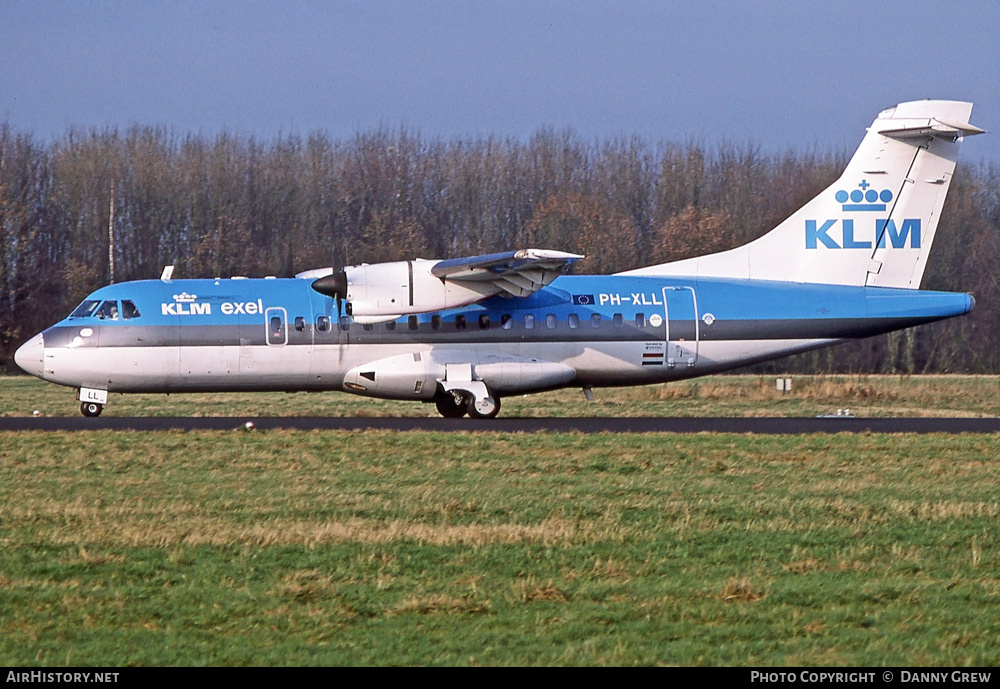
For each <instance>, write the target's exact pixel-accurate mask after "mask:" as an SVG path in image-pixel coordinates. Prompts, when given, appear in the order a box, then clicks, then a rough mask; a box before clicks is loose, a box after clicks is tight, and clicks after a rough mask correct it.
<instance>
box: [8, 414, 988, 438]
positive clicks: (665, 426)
mask: <svg viewBox="0 0 1000 689" xmlns="http://www.w3.org/2000/svg"><path fill="white" fill-rule="evenodd" d="M247 422H250V423H251V424H253V428H255V429H259V430H268V429H273V428H286V429H296V430H310V431H311V430H337V431H355V430H392V431H435V432H445V433H454V432H457V431H475V432H494V433H539V432H548V433H760V434H795V433H866V432H871V433H1000V418H997V417H993V418H932V419H931V418H926V419H918V418H877V419H870V418H853V417H815V418H777V417H765V418H708V417H696V418H679V417H670V418H624V419H623V418H594V417H590V418H559V419H551V418H545V419H537V418H524V419H516V418H500V419H493V420H489V421H484V420H473V419H445V418H327V417H197V418H193V417H152V416H151V417H114V416H108V417H102V418H96V419H92V418H85V417H82V416H80V417H3V418H0V431H30V430H40V431H97V430H112V431H165V430H180V431H199V430H213V431H229V430H237V429H245V428H246V424H247Z"/></svg>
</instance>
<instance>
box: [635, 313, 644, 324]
mask: <svg viewBox="0 0 1000 689" xmlns="http://www.w3.org/2000/svg"><path fill="white" fill-rule="evenodd" d="M635 327H637V328H645V327H646V314H644V313H637V314H635Z"/></svg>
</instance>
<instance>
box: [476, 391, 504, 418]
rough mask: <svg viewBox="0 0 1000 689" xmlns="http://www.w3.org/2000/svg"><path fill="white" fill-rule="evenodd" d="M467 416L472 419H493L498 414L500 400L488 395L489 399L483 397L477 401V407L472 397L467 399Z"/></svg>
mask: <svg viewBox="0 0 1000 689" xmlns="http://www.w3.org/2000/svg"><path fill="white" fill-rule="evenodd" d="M468 409H469V416H470V417H472V418H473V419H493V418H496V415H497V414H499V413H500V398H499V397H497V396H496V395H494V394H493V393H490V396H489V397H484V398H483V399H481V400H480V401H479V405H478V407H477V405H476V399H475V398H474V397H470V398H469V402H468Z"/></svg>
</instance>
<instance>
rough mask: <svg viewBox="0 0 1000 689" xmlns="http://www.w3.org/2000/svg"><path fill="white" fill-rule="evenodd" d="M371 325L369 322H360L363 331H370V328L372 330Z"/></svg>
mask: <svg viewBox="0 0 1000 689" xmlns="http://www.w3.org/2000/svg"><path fill="white" fill-rule="evenodd" d="M373 327H374V326H373V325H372V324H371V323H362V324H361V329H362V330H364V331H365V332H371V330H372V328H373Z"/></svg>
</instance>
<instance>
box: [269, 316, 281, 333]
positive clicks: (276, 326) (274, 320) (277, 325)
mask: <svg viewBox="0 0 1000 689" xmlns="http://www.w3.org/2000/svg"><path fill="white" fill-rule="evenodd" d="M271 334H273V335H275V336H280V335H281V318H280V317H279V316H271Z"/></svg>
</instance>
